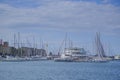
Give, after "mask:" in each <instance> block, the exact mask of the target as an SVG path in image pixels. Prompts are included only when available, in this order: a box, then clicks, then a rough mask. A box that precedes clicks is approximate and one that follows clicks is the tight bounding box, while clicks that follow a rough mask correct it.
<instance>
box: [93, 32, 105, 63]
mask: <svg viewBox="0 0 120 80" xmlns="http://www.w3.org/2000/svg"><path fill="white" fill-rule="evenodd" d="M95 45H96V55H95V57H93V60H92V61H94V62H106V61H107V59H106V55H105V51H104V48H103V45H102V43H101V40H100V33H98V32H97V33H96V37H95Z"/></svg>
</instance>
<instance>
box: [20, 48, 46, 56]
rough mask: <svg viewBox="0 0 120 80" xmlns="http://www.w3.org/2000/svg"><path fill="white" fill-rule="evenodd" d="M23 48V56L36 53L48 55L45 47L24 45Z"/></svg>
mask: <svg viewBox="0 0 120 80" xmlns="http://www.w3.org/2000/svg"><path fill="white" fill-rule="evenodd" d="M21 50H22V53H21V54H22V56H35V55H39V56H41V57H43V56H47V54H46V51H45V50H44V49H36V48H29V47H22V48H21ZM20 52H21V51H20Z"/></svg>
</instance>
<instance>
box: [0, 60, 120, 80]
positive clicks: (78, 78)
mask: <svg viewBox="0 0 120 80" xmlns="http://www.w3.org/2000/svg"><path fill="white" fill-rule="evenodd" d="M0 80H120V61H111V62H108V63H89V62H54V61H28V62H0Z"/></svg>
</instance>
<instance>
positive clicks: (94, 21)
mask: <svg viewBox="0 0 120 80" xmlns="http://www.w3.org/2000/svg"><path fill="white" fill-rule="evenodd" d="M104 1H106V0H104ZM38 3H40V2H39V1H38ZM119 10H120V7H116V6H113V5H111V4H96V3H92V2H82V1H80V2H73V1H64V0H62V1H56V0H54V1H50V0H47V1H42V5H40V6H39V7H35V8H15V7H12V6H10V5H7V4H0V27H7V28H9V27H11V28H12V27H13V29H14V28H15V29H17V28H18V27H17V26H19V27H21V28H25V27H27V28H28V27H29V28H34V29H40V28H45V29H55V30H63V29H65V30H66V29H67V30H69V31H81V30H92V31H94V30H95V31H97V30H100V31H112V30H114V29H115V28H118V27H120V20H119V19H120V11H119Z"/></svg>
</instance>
